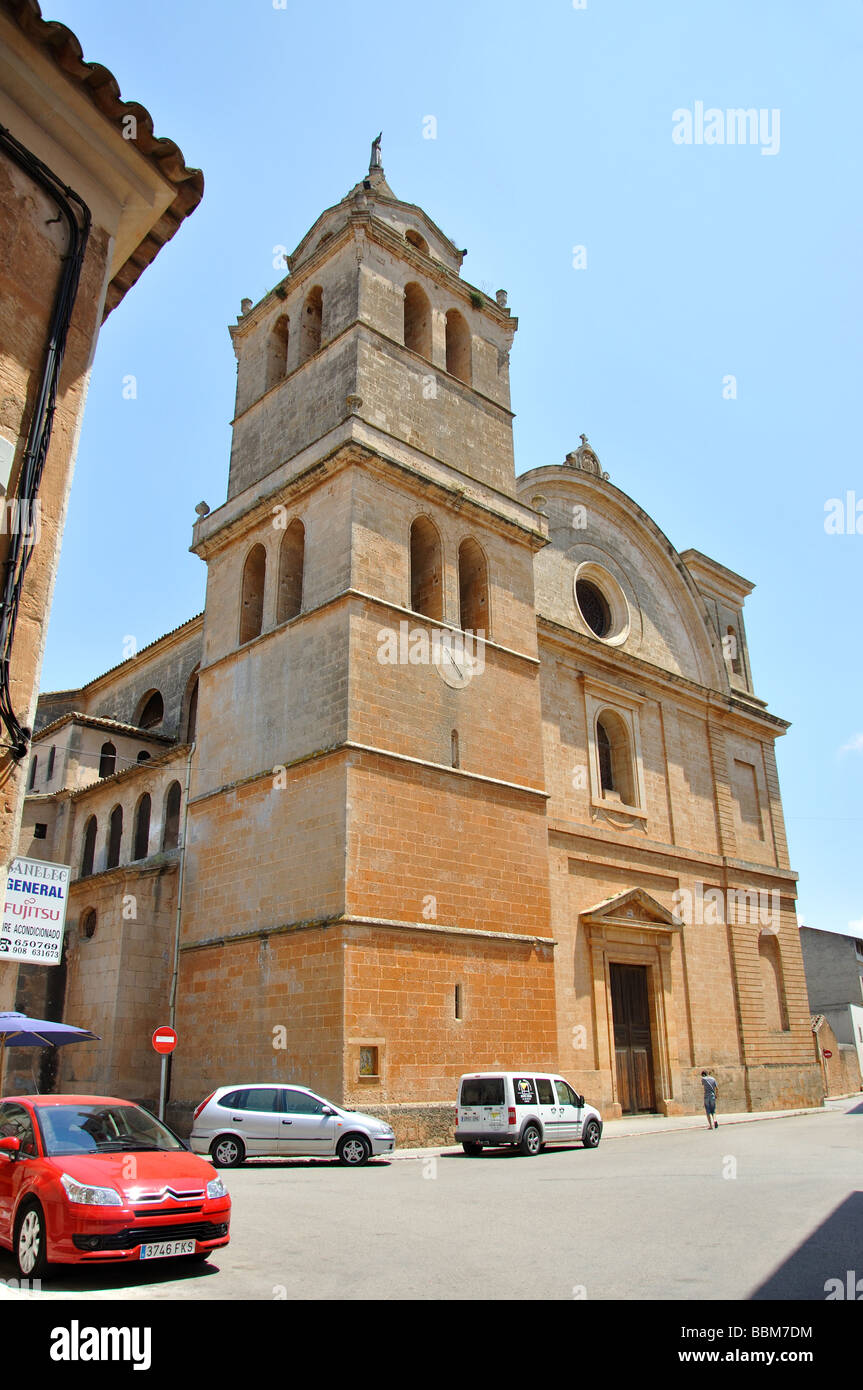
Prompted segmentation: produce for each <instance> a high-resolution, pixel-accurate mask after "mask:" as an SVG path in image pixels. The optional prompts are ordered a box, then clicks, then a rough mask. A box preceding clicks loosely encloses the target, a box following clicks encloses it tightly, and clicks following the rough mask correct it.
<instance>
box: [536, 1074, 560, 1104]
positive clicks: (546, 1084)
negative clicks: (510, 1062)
mask: <svg viewBox="0 0 863 1390" xmlns="http://www.w3.org/2000/svg"><path fill="white" fill-rule="evenodd" d="M536 1089H537V1093H538V1095H539V1103H540V1105H557V1101H556V1100H555V1098H554V1087H553V1086H552V1084H551V1082H550V1081H549V1079H548V1077H547V1076H538V1077H537V1078H536Z"/></svg>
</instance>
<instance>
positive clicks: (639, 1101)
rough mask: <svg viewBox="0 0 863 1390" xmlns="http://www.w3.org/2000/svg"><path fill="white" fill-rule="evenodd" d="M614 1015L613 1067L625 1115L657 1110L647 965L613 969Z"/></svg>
mask: <svg viewBox="0 0 863 1390" xmlns="http://www.w3.org/2000/svg"><path fill="white" fill-rule="evenodd" d="M609 973H610V983H611V1013H612V1022H613V1025H614V1064H615V1068H616V1071H617V1090H618V1096H619V1099H620V1105H621V1109H622V1111H623V1113H624V1115H641V1114H645V1113H649V1112H651V1111H655V1110H656V1093H655V1089H654V1084H653V1042H652V1039H651V1036H650V999H649V995H648V983H647V966H646V965H612V964H611V963H609Z"/></svg>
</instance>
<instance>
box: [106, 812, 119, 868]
mask: <svg viewBox="0 0 863 1390" xmlns="http://www.w3.org/2000/svg"><path fill="white" fill-rule="evenodd" d="M122 841H123V807H122V806H115V807H114V809H113V811H112V812H111V820H110V823H109V825H108V857H107V859H106V861H105V868H106V869H116V867H117V865H118V864H119V862H120V846H121V844H122Z"/></svg>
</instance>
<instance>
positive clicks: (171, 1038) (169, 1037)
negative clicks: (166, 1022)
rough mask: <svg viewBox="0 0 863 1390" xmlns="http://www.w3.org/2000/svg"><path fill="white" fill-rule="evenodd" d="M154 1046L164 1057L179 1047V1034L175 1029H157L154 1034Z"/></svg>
mask: <svg viewBox="0 0 863 1390" xmlns="http://www.w3.org/2000/svg"><path fill="white" fill-rule="evenodd" d="M153 1046H154V1047H155V1049H156V1051H157V1052H161V1054H162V1056H163V1057H164V1056H165V1055H166V1054H167V1053H169V1052H173V1051H174V1048H175V1047H176V1046H177V1034H176V1033H175V1032H174V1030H173V1028H157V1029H156V1031H155V1033H154V1034H153Z"/></svg>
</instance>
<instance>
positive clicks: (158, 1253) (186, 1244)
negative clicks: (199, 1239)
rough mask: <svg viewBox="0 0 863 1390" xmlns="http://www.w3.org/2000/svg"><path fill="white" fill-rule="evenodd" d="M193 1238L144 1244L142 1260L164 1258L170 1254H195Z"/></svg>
mask: <svg viewBox="0 0 863 1390" xmlns="http://www.w3.org/2000/svg"><path fill="white" fill-rule="evenodd" d="M194 1253H195V1242H194V1241H193V1240H160V1241H159V1242H158V1244H156V1245H142V1246H141V1259H142V1260H164V1259H166V1258H167V1257H168V1256H169V1255H194Z"/></svg>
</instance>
